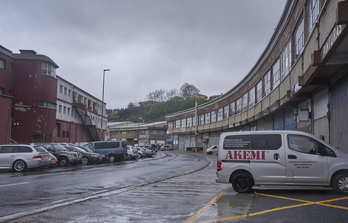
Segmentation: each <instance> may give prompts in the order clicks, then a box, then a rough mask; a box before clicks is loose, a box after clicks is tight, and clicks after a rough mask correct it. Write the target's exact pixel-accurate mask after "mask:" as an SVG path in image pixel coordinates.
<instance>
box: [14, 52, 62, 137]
mask: <svg viewBox="0 0 348 223" xmlns="http://www.w3.org/2000/svg"><path fill="white" fill-rule="evenodd" d="M41 63H42V62H41V61H39V60H23V59H19V60H16V61H15V68H16V69H15V72H14V77H15V79H14V81H15V87H14V112H13V116H14V121H15V122H18V123H19V125H18V126H17V127H16V128H14V129H13V131H12V137H13V139H14V140H15V141H17V142H19V143H32V142H38V141H41V142H42V141H46V142H51V141H52V139H53V136H52V133H53V129H54V126H55V119H56V110H54V109H49V108H40V107H39V102H40V101H48V102H52V103H54V104H55V103H56V101H57V79H56V78H55V77H52V76H47V75H42V74H41Z"/></svg>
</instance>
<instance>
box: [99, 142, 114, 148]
mask: <svg viewBox="0 0 348 223" xmlns="http://www.w3.org/2000/svg"><path fill="white" fill-rule="evenodd" d="M119 147H120V142H102V143H96V144H95V149H109V148H119Z"/></svg>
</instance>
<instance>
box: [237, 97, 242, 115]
mask: <svg viewBox="0 0 348 223" xmlns="http://www.w3.org/2000/svg"><path fill="white" fill-rule="evenodd" d="M236 107H237V109H236V113H237V114H239V113H241V112H242V98H239V99H238V100H237V101H236Z"/></svg>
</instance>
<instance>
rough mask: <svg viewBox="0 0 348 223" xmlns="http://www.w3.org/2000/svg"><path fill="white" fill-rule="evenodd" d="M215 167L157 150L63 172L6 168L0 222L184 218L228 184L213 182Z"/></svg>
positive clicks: (194, 157)
mask: <svg viewBox="0 0 348 223" xmlns="http://www.w3.org/2000/svg"><path fill="white" fill-rule="evenodd" d="M213 158H216V157H213ZM215 169H216V168H215V161H214V160H212V159H211V158H210V157H208V156H205V155H203V154H193V153H191V154H185V153H180V152H159V153H158V154H157V157H156V158H145V159H139V160H138V161H126V162H121V163H117V164H106V165H101V166H97V165H95V166H88V167H84V166H79V167H77V168H76V167H70V168H67V169H65V170H64V171H62V170H61V168H55V169H52V170H47V171H45V170H43V171H42V172H41V171H39V172H34V173H32V172H28V173H24V174H23V175H22V174H16V173H12V172H5V173H1V174H0V179H1V185H0V191H1V200H2V202H1V205H0V216H1V217H0V221H3V222H5V221H6V222H184V221H186V220H187V219H189V218H190V217H191V216H192V215H194V214H195V212H196V211H197V210H199V209H200V208H201V207H202V206H203V205H205V204H206V203H208V202H209V201H210V200H211V199H212V198H214V197H215V196H216V195H217V194H218V193H219V192H220V191H221V190H223V189H224V188H226V186H227V185H220V184H216V183H215V177H214V176H215ZM6 185H9V186H6Z"/></svg>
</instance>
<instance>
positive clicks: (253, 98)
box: [249, 88, 255, 108]
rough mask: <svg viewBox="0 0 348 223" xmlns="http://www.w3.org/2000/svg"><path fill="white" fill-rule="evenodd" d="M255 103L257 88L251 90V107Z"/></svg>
mask: <svg viewBox="0 0 348 223" xmlns="http://www.w3.org/2000/svg"><path fill="white" fill-rule="evenodd" d="M254 104H255V88H252V89H251V90H250V91H249V108H250V107H252V106H254Z"/></svg>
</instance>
